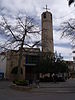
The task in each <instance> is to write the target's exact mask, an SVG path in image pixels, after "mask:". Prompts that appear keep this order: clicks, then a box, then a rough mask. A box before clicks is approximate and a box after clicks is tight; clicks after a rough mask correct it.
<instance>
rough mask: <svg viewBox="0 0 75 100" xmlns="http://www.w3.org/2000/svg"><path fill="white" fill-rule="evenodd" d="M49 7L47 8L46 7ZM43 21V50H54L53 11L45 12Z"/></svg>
mask: <svg viewBox="0 0 75 100" xmlns="http://www.w3.org/2000/svg"><path fill="white" fill-rule="evenodd" d="M46 9H47V8H46ZM41 17H42V18H41V19H42V20H41V21H42V52H52V53H53V52H54V44H53V26H52V14H51V12H48V11H46V12H43V13H42V15H41Z"/></svg>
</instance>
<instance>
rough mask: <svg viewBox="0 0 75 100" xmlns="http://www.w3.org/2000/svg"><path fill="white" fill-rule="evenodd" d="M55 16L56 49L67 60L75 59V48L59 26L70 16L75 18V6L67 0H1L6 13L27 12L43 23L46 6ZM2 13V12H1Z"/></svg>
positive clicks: (54, 38) (54, 37)
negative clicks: (62, 34)
mask: <svg viewBox="0 0 75 100" xmlns="http://www.w3.org/2000/svg"><path fill="white" fill-rule="evenodd" d="M46 5H47V6H48V8H49V11H50V12H51V13H52V16H53V40H54V51H57V52H58V53H61V55H62V56H63V58H64V59H65V60H73V58H72V57H73V53H72V51H73V49H72V46H71V41H70V39H68V38H63V39H62V38H61V32H59V27H60V25H61V23H62V22H64V21H67V20H68V19H70V18H75V7H74V6H73V5H71V6H70V7H69V6H68V1H67V0H0V7H1V9H2V8H5V9H7V10H4V13H6V14H8V15H9V14H10V15H11V16H12V15H15V14H16V13H17V12H18V11H23V12H25V13H26V14H27V15H28V16H33V17H34V18H35V19H36V20H37V22H38V23H39V25H41V14H42V13H43V12H44V11H45V9H43V8H44V7H46ZM0 15H1V12H0Z"/></svg>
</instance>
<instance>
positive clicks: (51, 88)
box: [31, 79, 75, 94]
mask: <svg viewBox="0 0 75 100" xmlns="http://www.w3.org/2000/svg"><path fill="white" fill-rule="evenodd" d="M39 85H40V86H39V88H33V89H32V90H31V92H32V93H43V94H44V93H45V94H46V93H75V79H69V80H67V81H66V82H57V83H53V82H49V83H40V84H39Z"/></svg>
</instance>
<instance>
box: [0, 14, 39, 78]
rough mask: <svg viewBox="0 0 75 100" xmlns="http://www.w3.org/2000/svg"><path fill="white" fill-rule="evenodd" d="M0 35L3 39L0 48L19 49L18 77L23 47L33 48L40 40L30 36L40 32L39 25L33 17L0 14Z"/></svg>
mask: <svg viewBox="0 0 75 100" xmlns="http://www.w3.org/2000/svg"><path fill="white" fill-rule="evenodd" d="M0 19H1V20H0V35H1V36H2V38H3V39H4V41H5V42H4V41H2V42H1V43H0V47H1V49H2V50H6V51H7V50H11V49H19V59H18V77H19V75H20V72H21V70H20V67H21V61H22V55H23V52H22V51H23V48H24V47H25V46H28V47H30V48H33V47H34V46H36V45H37V44H38V43H39V42H40V40H36V41H33V42H32V40H31V37H33V36H34V37H35V36H37V34H39V33H40V31H39V27H38V25H37V24H36V22H35V21H34V19H32V18H30V17H27V16H18V17H16V18H13V19H12V20H11V19H10V17H9V18H8V17H6V16H0Z"/></svg>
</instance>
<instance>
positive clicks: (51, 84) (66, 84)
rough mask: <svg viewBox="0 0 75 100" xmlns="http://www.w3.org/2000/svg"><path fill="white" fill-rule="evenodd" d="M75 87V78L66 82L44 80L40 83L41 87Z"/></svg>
mask: <svg viewBox="0 0 75 100" xmlns="http://www.w3.org/2000/svg"><path fill="white" fill-rule="evenodd" d="M71 87H74V88H75V79H68V80H66V82H56V83H54V82H48V83H47V82H44V83H40V88H71Z"/></svg>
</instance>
